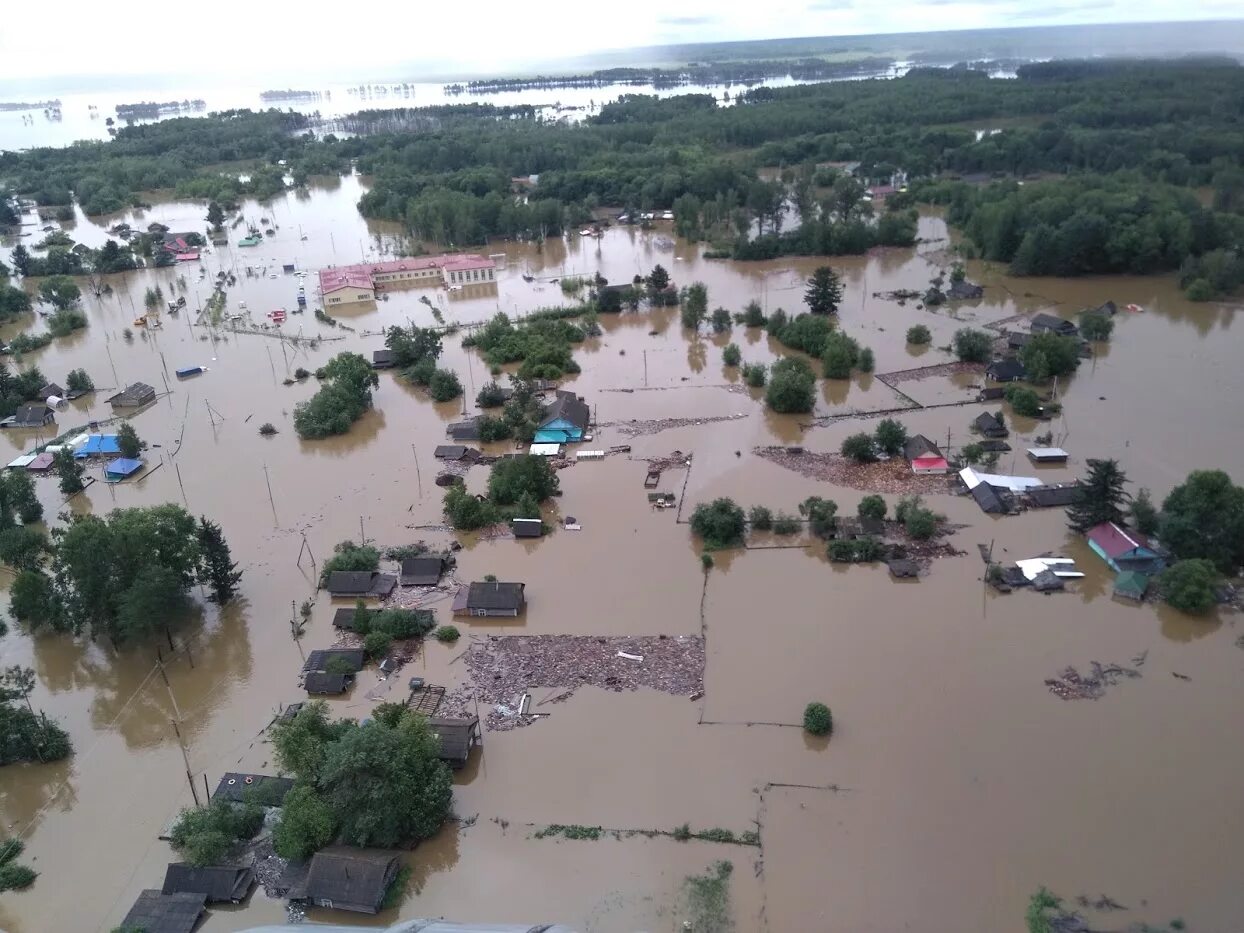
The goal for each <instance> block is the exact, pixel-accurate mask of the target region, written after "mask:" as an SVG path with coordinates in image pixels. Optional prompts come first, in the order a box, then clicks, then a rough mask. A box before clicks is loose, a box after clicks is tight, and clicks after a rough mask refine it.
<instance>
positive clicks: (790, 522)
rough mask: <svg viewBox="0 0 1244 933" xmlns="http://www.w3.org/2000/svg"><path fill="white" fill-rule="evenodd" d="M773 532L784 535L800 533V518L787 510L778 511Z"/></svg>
mask: <svg viewBox="0 0 1244 933" xmlns="http://www.w3.org/2000/svg"><path fill="white" fill-rule="evenodd" d="M773 533H774V534H775V535H782V536H783V537H786V536H787V535H796V534H799V519H797V518H795V517H794V516H793V515H787V514H786V513H785V512H778V514H777V515H776V516H775V517H774V519H773Z"/></svg>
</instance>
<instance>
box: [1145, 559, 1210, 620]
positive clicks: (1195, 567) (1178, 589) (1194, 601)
mask: <svg viewBox="0 0 1244 933" xmlns="http://www.w3.org/2000/svg"><path fill="white" fill-rule="evenodd" d="M1157 584H1158V592H1160V593H1161V594H1162V599H1164V600H1165V601H1166V602H1167V603H1168V604H1169V605H1171V606H1173V607H1174V608H1176V609H1179V610H1180V611H1182V612H1190V613H1193V614H1197V615H1199V614H1202V613H1206V612H1209V610H1210V609H1212V608H1213V606H1214V603H1215V601H1216V600H1215V598H1214V587H1215V586H1216V585H1217V584H1218V569H1217V568H1216V567H1215V566H1214V563H1213V561H1209V560H1204V559H1201V558H1189V559H1187V560H1180V561H1176V562H1175V563H1173V564H1171V566H1169V567H1167V568H1166V569H1165V570H1164V571H1162V573H1161V574H1160V575H1159V576H1158V580H1157Z"/></svg>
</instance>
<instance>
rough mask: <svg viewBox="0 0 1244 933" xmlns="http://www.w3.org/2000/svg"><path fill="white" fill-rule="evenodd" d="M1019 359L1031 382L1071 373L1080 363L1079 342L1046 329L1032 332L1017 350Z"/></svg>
mask: <svg viewBox="0 0 1244 933" xmlns="http://www.w3.org/2000/svg"><path fill="white" fill-rule="evenodd" d="M1019 360H1020V362H1021V363H1023V364H1024V369H1025V370H1027V375H1028V379H1029V381H1031V382H1044V381H1045V380H1046V379H1050V378H1052V377H1054V376H1065V375H1067V374H1068V373H1073V372H1075V371H1076V368H1077V367H1078V366H1079V365H1080V343H1079V341H1077V340H1076V338H1074V337H1064V336H1062V335H1061V334H1052V333H1049V332H1048V331H1046V332H1044V333H1040V334H1034V335H1033V337H1032V339H1031V340H1029V341H1028V343H1026V344H1024V346H1022V347H1021V348H1020V350H1019Z"/></svg>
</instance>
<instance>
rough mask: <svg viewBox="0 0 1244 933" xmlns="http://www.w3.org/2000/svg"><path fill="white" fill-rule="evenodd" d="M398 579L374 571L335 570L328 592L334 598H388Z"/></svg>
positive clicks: (329, 579) (331, 576)
mask: <svg viewBox="0 0 1244 933" xmlns="http://www.w3.org/2000/svg"><path fill="white" fill-rule="evenodd" d="M396 585H397V578H396V577H394V576H393V575H392V574H389V573H378V572H376V571H374V570H334V571H333V572H332V573H330V574H329V575H328V592H329V593H331V594H332V595H333V596H388V595H389V594H390V593H392V592H393V587H395V586H396Z"/></svg>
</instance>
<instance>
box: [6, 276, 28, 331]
mask: <svg viewBox="0 0 1244 933" xmlns="http://www.w3.org/2000/svg"><path fill="white" fill-rule="evenodd" d="M29 310H30V296H29V295H28V294H26V293H25V292H24V291H22V290H21V289H20V288H15V287H14V286H12V285H9V284H8V283H7V282H4V281H2V277H0V322H7V321H11V320H12V319H13V318H15V317H17V316H18V315H19V314H25V313H26V312H27V311H29Z"/></svg>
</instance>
